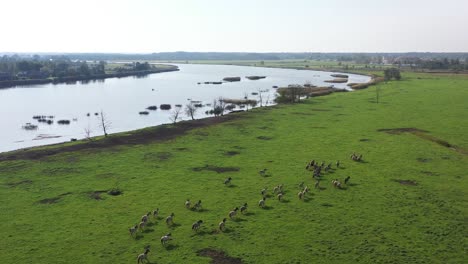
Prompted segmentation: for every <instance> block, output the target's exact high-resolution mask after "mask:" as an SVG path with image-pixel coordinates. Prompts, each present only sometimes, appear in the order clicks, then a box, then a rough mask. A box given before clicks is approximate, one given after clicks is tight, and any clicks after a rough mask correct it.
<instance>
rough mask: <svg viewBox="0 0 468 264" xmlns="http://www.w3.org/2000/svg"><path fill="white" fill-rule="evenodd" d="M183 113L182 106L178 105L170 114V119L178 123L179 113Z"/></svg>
mask: <svg viewBox="0 0 468 264" xmlns="http://www.w3.org/2000/svg"><path fill="white" fill-rule="evenodd" d="M180 113H182V107H179V106H176V107H175V108H174V110H172V112H171V115H170V116H169V119H170V120H171V121H172V122H173V123H174V124H175V123H177V120H178V119H179V115H180Z"/></svg>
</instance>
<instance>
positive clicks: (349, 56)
mask: <svg viewBox="0 0 468 264" xmlns="http://www.w3.org/2000/svg"><path fill="white" fill-rule="evenodd" d="M22 56H30V57H31V55H28V54H23V55H22ZM41 56H42V57H43V58H45V59H49V58H52V59H54V58H57V57H61V56H67V57H68V58H70V59H72V60H80V61H83V60H84V61H101V60H102V61H109V60H135V61H137V60H162V61H171V60H173V61H186V60H187V61H190V60H192V61H193V60H287V59H294V60H332V61H343V62H346V61H349V62H351V61H352V62H356V63H363V64H368V63H381V62H382V60H390V61H394V60H398V59H402V58H418V59H421V60H431V59H444V58H447V59H448V60H450V59H459V60H461V61H466V60H467V59H468V53H460V52H458V53H456V52H454V53H432V52H408V53H320V52H297V53H294V52H283V53H274V52H273V53H254V52H184V51H178V52H159V53H148V54H121V53H64V54H41Z"/></svg>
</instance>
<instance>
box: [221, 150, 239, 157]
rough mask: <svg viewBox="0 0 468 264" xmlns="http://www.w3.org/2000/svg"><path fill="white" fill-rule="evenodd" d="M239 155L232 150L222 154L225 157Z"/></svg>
mask: <svg viewBox="0 0 468 264" xmlns="http://www.w3.org/2000/svg"><path fill="white" fill-rule="evenodd" d="M239 154H240V152H239V151H234V150H232V151H226V152H224V155H225V156H235V155H239Z"/></svg>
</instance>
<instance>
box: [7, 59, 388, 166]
mask: <svg viewBox="0 0 468 264" xmlns="http://www.w3.org/2000/svg"><path fill="white" fill-rule="evenodd" d="M251 67H257V66H251ZM273 68H277V67H273ZM284 69H288V68H284ZM289 69H290V68H289ZM178 70H179V68H178V67H177V70H169V71H167V70H166V71H162V72H170V71H178ZM361 75H364V74H361ZM366 76H369V77H371V79H370V80H369V81H368V82H367V83H361V84H359V85H362V87H363V88H360V89H353V90H361V89H365V88H367V87H369V86H372V85H375V84H378V83H379V82H380V81H376V79H378V78H380V77H377V76H376V75H366ZM316 88H322V89H323V88H327V89H326V90H321V91H317V93H315V94H314V95H313V96H312V97H318V96H327V95H330V94H333V93H337V92H346V91H347V90H344V89H337V88H330V87H316ZM350 88H352V87H350ZM277 105H278V104H275V105H271V106H264V107H257V108H259V109H262V108H265V107H267V108H273V107H276V106H277ZM284 105H289V104H284ZM254 109H256V108H254ZM252 110H253V109H252ZM248 112H249V111H240V112H230V113H226V114H224V115H223V116H218V117H215V116H209V117H204V118H200V119H195V120H184V121H180V122H178V123H176V124H160V125H156V126H149V127H144V128H139V129H135V130H129V131H124V132H117V133H113V134H112V133H111V134H109V136H108V137H107V138H106V137H104V136H103V135H100V136H96V137H92V139H93V140H91V141H89V140H87V139H79V140H77V141H75V142H70V141H65V142H60V143H53V144H45V145H40V146H32V147H25V148H20V149H15V150H10V151H5V152H0V162H2V161H6V160H16V159H22V157H27V156H31V157H36V156H49V155H53V154H56V153H59V152H60V150H64V151H67V152H69V151H74V150H80V149H86V148H96V147H108V146H113V145H123V144H133V143H132V142H134V141H138V137H142V138H143V140H144V139H146V137H147V136H150V137H153V139H152V140H149V141H158V140H161V139H160V138H159V136H160V135H159V134H158V133H159V132H160V131H159V130H161V131H163V134H164V133H165V131H166V130H171V128H172V127H173V128H174V129H175V131H178V129H180V128H179V126H181V127H182V129H183V130H184V132H185V131H188V130H191V129H193V128H198V127H204V126H209V125H213V124H217V123H222V122H225V121H229V120H232V119H234V118H230V117H232V116H235V118H239V117H240V115H241V114H243V113H245V114H247V113H248ZM228 117H229V118H228ZM187 126H189V127H191V129H187V128H186V127H187ZM185 129H186V130H185ZM146 130H151V131H146ZM125 134H126V135H125ZM178 135H180V133H175V134H174V135H173V136H174V137H175V136H178ZM132 137H135V138H132ZM171 138H172V137H171ZM109 141H110V142H113V143H112V144H109ZM70 143H72V145H68V144H70ZM29 152H31V153H29ZM36 152H45V154H44V155H41V154H39V153H36ZM28 159H30V158H28ZM33 159H35V158H33Z"/></svg>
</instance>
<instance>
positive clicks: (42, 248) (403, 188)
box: [0, 73, 468, 263]
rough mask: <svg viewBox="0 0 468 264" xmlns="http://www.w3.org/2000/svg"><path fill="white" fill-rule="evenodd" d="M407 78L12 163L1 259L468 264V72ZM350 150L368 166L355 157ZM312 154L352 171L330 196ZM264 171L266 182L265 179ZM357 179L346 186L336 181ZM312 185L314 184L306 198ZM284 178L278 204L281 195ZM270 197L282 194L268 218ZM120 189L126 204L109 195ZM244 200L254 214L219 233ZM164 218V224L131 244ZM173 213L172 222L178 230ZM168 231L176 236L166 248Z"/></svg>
mask: <svg viewBox="0 0 468 264" xmlns="http://www.w3.org/2000/svg"><path fill="white" fill-rule="evenodd" d="M403 77H404V78H403V80H402V81H399V82H389V83H388V84H385V83H381V84H379V85H378V86H372V87H370V88H368V89H365V90H361V91H356V92H350V93H335V94H332V95H330V96H325V97H317V98H312V99H309V100H307V101H304V102H303V103H300V104H296V105H280V106H275V107H269V108H261V109H255V110H252V111H249V112H248V113H239V114H236V115H237V117H236V118H229V119H226V121H224V122H220V123H218V124H214V125H210V126H206V127H199V128H195V129H192V130H189V131H188V132H187V133H185V134H184V135H180V136H178V137H171V138H170V139H168V140H159V141H149V142H146V143H144V144H128V145H125V144H124V145H122V144H120V145H116V146H109V147H102V148H91V147H90V148H86V147H84V148H83V149H82V150H77V151H73V152H63V153H59V154H56V155H51V156H43V157H40V156H38V157H36V158H28V159H26V158H24V159H22V158H21V152H19V153H18V158H17V159H13V160H6V161H1V162H0V199H1V201H2V203H1V204H0V212H1V214H0V221H1V223H2V225H1V229H0V236H1V237H2V239H1V241H0V260H1V262H2V263H132V262H133V263H135V262H136V256H137V255H138V254H139V253H142V252H143V251H144V250H143V248H144V247H145V246H146V245H150V248H151V252H150V254H149V259H150V260H151V263H210V261H211V259H210V258H209V257H203V256H198V254H197V252H199V251H200V250H202V249H207V248H210V249H215V250H218V251H223V252H225V254H226V256H229V257H226V256H225V258H224V259H223V261H226V262H222V263H241V262H239V261H242V263H464V262H465V261H466V250H467V242H468V239H467V237H468V236H467V235H468V233H467V218H468V209H467V208H468V202H467V199H468V196H467V188H468V181H467V179H466V172H467V169H468V157H467V154H468V136H467V135H466V132H467V131H468V122H467V121H466V120H467V119H466V118H467V116H468V104H467V101H468V78H467V77H466V76H465V75H451V76H450V75H427V74H414V73H404V74H403ZM377 87H378V88H379V89H380V102H379V103H378V104H377V103H376V102H375V95H376V88H377ZM398 128H412V129H406V130H401V129H400V130H395V129H398ZM381 129H394V130H391V131H379V130H381ZM149 130H151V129H149ZM127 134H128V133H127ZM113 137H117V136H115V135H114V136H113ZM75 144H76V143H75ZM83 144H84V143H83ZM50 148H56V147H49V148H45V149H50ZM353 152H357V153H362V154H363V162H354V161H352V160H350V158H349V156H350V154H351V153H353ZM5 155H11V154H3V156H5ZM1 157H2V155H0V160H1ZM311 159H315V160H316V161H319V162H321V161H325V162H326V163H329V162H333V163H334V162H335V161H336V160H340V161H341V166H340V168H336V167H335V166H333V167H334V169H333V170H332V171H331V172H326V173H324V175H323V176H322V178H323V179H322V181H321V183H320V185H321V187H322V188H321V189H320V190H317V189H313V186H314V183H315V180H313V178H312V173H311V172H308V171H306V170H305V165H306V163H307V162H308V161H309V160H311ZM264 168H267V169H268V171H269V175H268V176H267V177H262V176H260V175H259V174H258V171H259V170H261V169H264ZM214 170H218V171H219V173H218V172H216V171H214ZM223 171H224V172H223ZM346 176H350V177H351V180H350V183H349V184H347V185H345V186H344V188H343V189H341V190H340V189H335V188H333V187H332V185H331V180H332V179H336V178H337V179H340V180H341V181H342V180H343V179H344V178H345V177H346ZM227 177H232V185H231V186H225V185H224V184H223V181H224V179H225V178H227ZM302 181H304V182H305V184H306V185H308V186H309V187H311V189H312V190H311V192H310V193H309V194H307V195H306V199H305V200H304V201H301V200H299V199H298V198H297V193H298V191H299V190H300V189H299V188H298V185H299V183H300V182H302ZM278 184H283V185H284V200H283V201H282V202H279V201H278V200H277V199H275V197H274V196H273V195H272V190H273V187H274V186H276V185H278ZM265 187H267V188H268V193H269V195H270V196H271V197H269V198H267V200H266V205H267V207H266V208H264V209H262V208H259V207H258V206H257V204H258V201H259V200H260V199H261V195H260V191H261V190H262V189H263V188H265ZM112 188H119V189H120V190H122V191H123V194H122V195H119V196H111V195H108V194H106V193H105V192H103V193H99V191H105V190H109V189H112ZM99 197H100V198H101V199H98V198H99ZM187 198H189V199H190V200H191V201H192V202H195V201H198V200H199V199H201V200H202V204H203V210H202V211H200V212H197V211H192V210H188V209H186V208H185V207H184V202H185V200H186V199H187ZM245 202H247V203H248V204H249V209H248V213H247V214H244V215H240V214H239V216H238V217H237V218H236V219H235V220H228V221H227V223H226V227H227V230H226V231H225V232H218V231H216V230H217V226H218V223H219V222H220V221H221V220H222V219H223V218H224V217H227V215H228V212H229V211H230V210H232V209H233V208H235V207H240V206H241V205H242V204H243V203H245ZM155 208H160V214H161V216H162V218H161V219H158V220H152V221H151V224H150V226H148V227H147V229H146V230H145V231H144V232H139V233H138V236H137V239H134V238H132V237H130V235H129V233H128V229H129V228H130V227H131V226H132V225H135V224H136V223H138V222H139V220H140V217H141V216H142V215H143V214H145V213H146V212H148V211H150V210H154V209H155ZM172 212H174V213H175V223H176V225H175V226H172V227H168V226H167V225H166V224H165V222H164V219H163V218H165V217H166V216H168V215H169V214H171V213H172ZM199 219H201V220H203V221H204V224H203V225H202V228H201V230H200V231H199V232H198V233H195V232H194V231H192V230H191V225H192V223H194V222H195V221H197V220H199ZM168 232H171V233H172V236H173V238H174V239H173V240H172V241H170V243H169V244H168V245H167V246H166V247H164V246H162V245H161V243H160V241H159V239H160V237H161V236H162V235H164V234H166V233H168ZM218 258H222V257H221V254H218Z"/></svg>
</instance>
